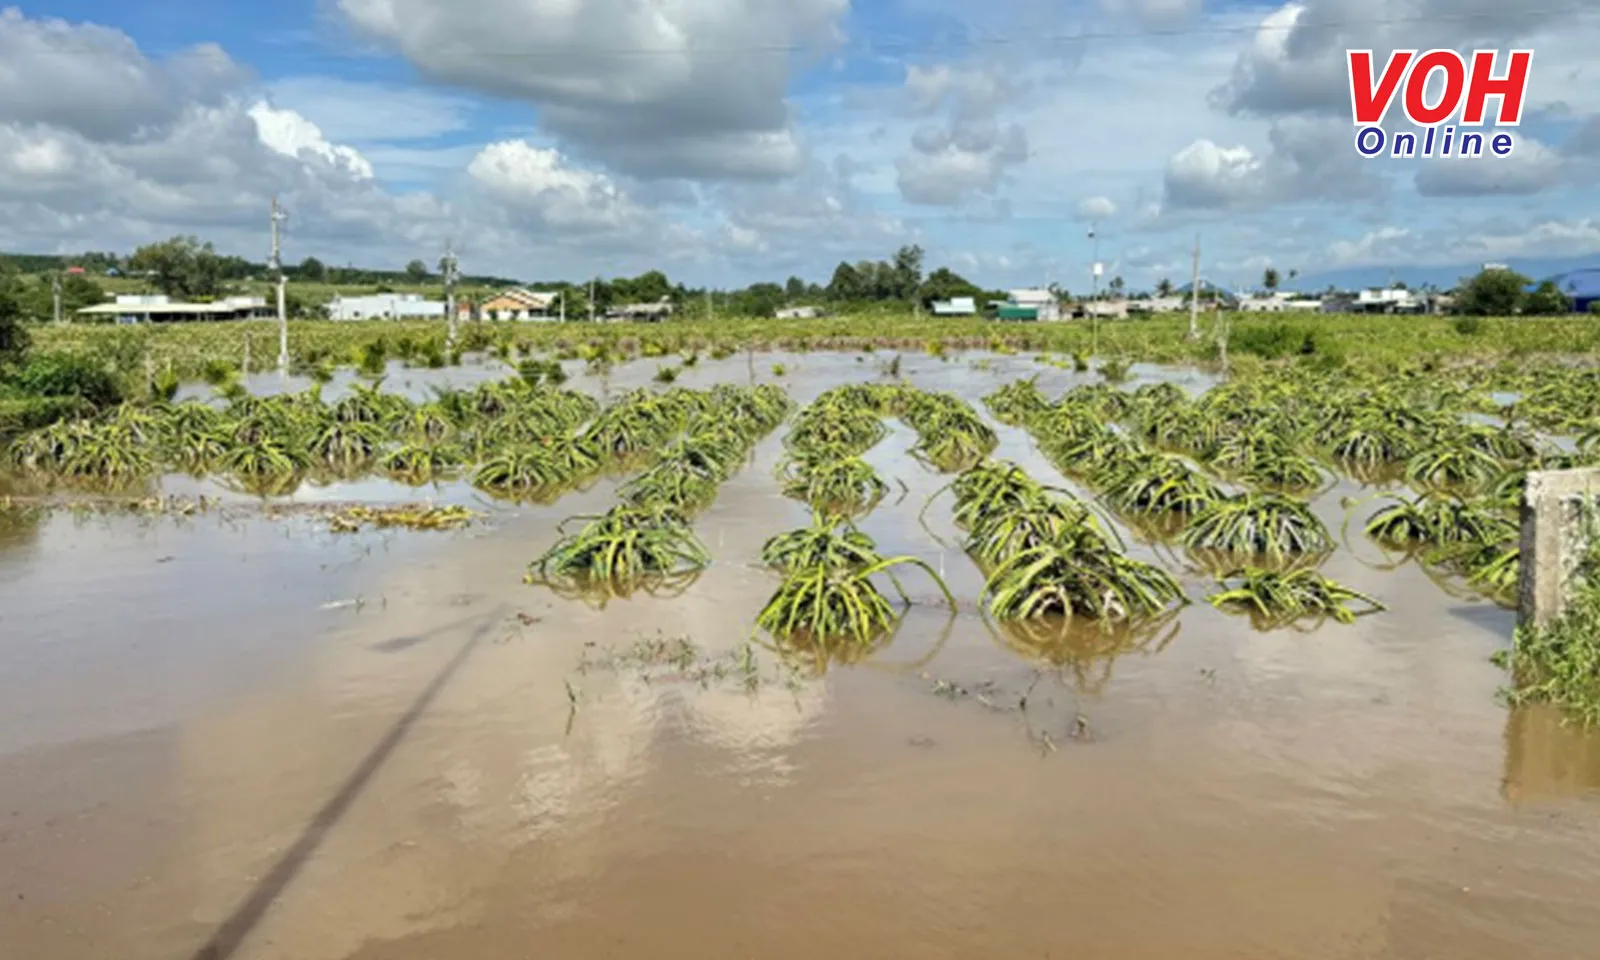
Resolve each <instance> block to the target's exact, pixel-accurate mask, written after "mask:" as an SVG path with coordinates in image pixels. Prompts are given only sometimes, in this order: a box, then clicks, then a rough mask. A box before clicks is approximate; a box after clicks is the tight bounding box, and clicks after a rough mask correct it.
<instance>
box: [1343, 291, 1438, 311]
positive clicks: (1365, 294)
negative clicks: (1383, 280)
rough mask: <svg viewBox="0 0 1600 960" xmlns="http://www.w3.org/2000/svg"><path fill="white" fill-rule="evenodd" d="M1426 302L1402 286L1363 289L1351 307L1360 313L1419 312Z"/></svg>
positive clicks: (1425, 305)
mask: <svg viewBox="0 0 1600 960" xmlns="http://www.w3.org/2000/svg"><path fill="white" fill-rule="evenodd" d="M1426 307H1427V304H1426V302H1424V301H1423V300H1422V298H1420V297H1418V296H1417V295H1416V294H1415V293H1413V292H1411V291H1410V290H1407V289H1406V288H1404V287H1385V288H1382V289H1378V290H1363V291H1361V292H1360V293H1358V294H1356V299H1355V302H1354V303H1353V304H1351V308H1352V309H1353V310H1356V311H1358V312H1360V313H1421V312H1422V311H1423V310H1424V309H1426Z"/></svg>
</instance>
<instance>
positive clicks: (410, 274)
mask: <svg viewBox="0 0 1600 960" xmlns="http://www.w3.org/2000/svg"><path fill="white" fill-rule="evenodd" d="M406 278H407V279H409V280H410V281H411V282H412V283H421V282H422V281H424V280H426V279H428V265H427V264H426V263H423V262H422V261H421V260H413V261H411V262H410V263H408V264H406Z"/></svg>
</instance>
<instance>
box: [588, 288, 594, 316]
mask: <svg viewBox="0 0 1600 960" xmlns="http://www.w3.org/2000/svg"><path fill="white" fill-rule="evenodd" d="M589 322H590V323H594V281H593V280H590V281H589Z"/></svg>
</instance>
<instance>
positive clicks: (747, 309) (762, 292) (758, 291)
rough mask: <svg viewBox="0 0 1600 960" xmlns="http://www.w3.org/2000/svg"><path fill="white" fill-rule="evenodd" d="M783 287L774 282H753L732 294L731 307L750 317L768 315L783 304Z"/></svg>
mask: <svg viewBox="0 0 1600 960" xmlns="http://www.w3.org/2000/svg"><path fill="white" fill-rule="evenodd" d="M783 302H784V288H783V287H780V286H778V285H777V284H776V283H753V284H751V285H750V286H749V287H747V288H746V289H744V290H742V291H740V292H739V293H737V294H735V295H734V298H733V304H732V306H733V309H734V310H735V311H736V312H738V313H742V314H745V315H746V316H751V317H770V316H772V315H773V314H774V313H776V312H777V311H778V308H779V307H781V306H783Z"/></svg>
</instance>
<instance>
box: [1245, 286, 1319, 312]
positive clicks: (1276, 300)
mask: <svg viewBox="0 0 1600 960" xmlns="http://www.w3.org/2000/svg"><path fill="white" fill-rule="evenodd" d="M1239 309H1240V310H1242V311H1244V312H1245V313H1283V312H1285V311H1288V310H1321V309H1322V301H1321V300H1320V299H1317V298H1314V297H1301V296H1297V295H1295V294H1293V293H1284V292H1281V291H1280V292H1274V293H1269V294H1266V295H1264V296H1251V297H1241V298H1240V300H1239Z"/></svg>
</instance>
